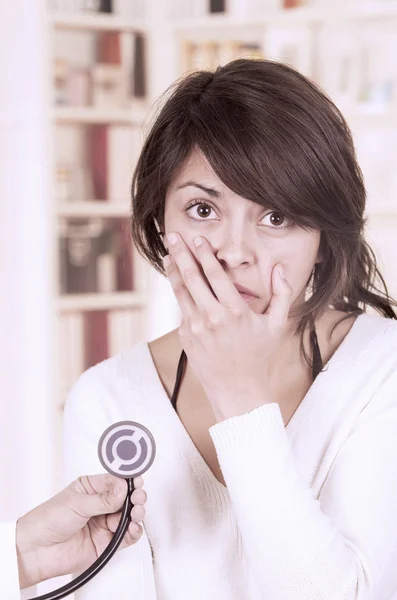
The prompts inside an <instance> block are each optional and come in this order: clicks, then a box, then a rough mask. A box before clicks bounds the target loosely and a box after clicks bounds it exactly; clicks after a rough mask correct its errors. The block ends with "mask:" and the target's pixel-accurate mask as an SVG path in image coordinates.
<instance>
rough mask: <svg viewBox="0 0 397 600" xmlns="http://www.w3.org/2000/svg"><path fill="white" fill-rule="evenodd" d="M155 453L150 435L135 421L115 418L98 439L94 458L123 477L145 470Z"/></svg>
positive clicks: (113, 472) (112, 472) (154, 445)
mask: <svg viewBox="0 0 397 600" xmlns="http://www.w3.org/2000/svg"><path fill="white" fill-rule="evenodd" d="M155 456H156V443H155V441H154V437H153V435H152V434H151V433H150V431H149V430H148V429H147V428H146V427H144V426H143V425H141V424H140V423H136V422H135V421H119V422H118V423H114V424H113V425H110V427H108V428H107V429H105V431H104V432H103V434H102V435H101V437H100V440H99V442H98V457H99V460H100V462H101V464H102V466H103V467H104V469H106V471H108V473H111V474H112V475H115V476H116V477H123V478H124V479H132V478H133V477H138V476H139V475H142V474H143V473H145V472H146V471H147V470H148V469H149V468H150V467H151V465H152V463H153V461H154V458H155Z"/></svg>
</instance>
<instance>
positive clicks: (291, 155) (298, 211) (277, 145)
mask: <svg viewBox="0 0 397 600" xmlns="http://www.w3.org/2000/svg"><path fill="white" fill-rule="evenodd" d="M262 116H263V119H262V120H261V122H260V123H258V122H256V120H255V115H254V114H252V113H250V112H249V111H247V110H246V109H245V107H243V106H239V105H238V103H236V102H233V101H231V102H230V101H226V100H219V98H218V100H217V103H216V104H215V103H210V102H208V103H207V104H204V103H201V106H200V111H196V110H195V111H193V110H192V111H191V114H190V124H189V127H188V131H189V136H188V137H189V142H188V144H187V151H188V152H191V151H192V150H193V149H194V148H198V149H199V150H200V151H201V152H202V154H203V155H204V156H205V157H206V159H207V160H208V162H209V164H210V165H211V167H212V169H213V170H214V172H215V173H216V175H217V176H218V177H219V178H220V179H221V181H222V182H223V183H224V184H225V185H226V186H227V187H228V188H229V189H230V190H232V191H233V192H234V193H236V194H238V195H239V196H241V197H243V198H246V199H247V200H251V201H252V202H255V203H257V204H259V205H261V206H263V207H264V208H270V209H273V210H277V211H279V212H280V213H282V214H283V215H284V216H286V217H287V218H289V219H291V220H292V221H294V222H295V223H296V224H297V225H299V226H301V227H302V228H305V229H321V228H323V227H329V226H330V223H329V222H328V221H329V220H328V219H327V213H326V212H324V198H319V193H321V189H322V188H323V187H324V183H323V181H322V177H321V171H322V170H323V168H322V166H321V164H320V161H319V159H318V156H317V155H316V153H315V151H314V150H313V148H312V147H311V146H310V144H309V143H308V140H305V139H304V137H303V136H300V135H299V132H297V131H296V124H295V130H293V127H292V124H291V123H288V122H287V123H286V122H284V121H283V120H282V119H280V118H278V117H277V115H274V114H272V113H271V112H267V113H264V111H262ZM188 152H186V153H185V154H187V153H188ZM328 193H329V188H328Z"/></svg>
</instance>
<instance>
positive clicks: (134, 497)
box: [131, 489, 147, 506]
mask: <svg viewBox="0 0 397 600" xmlns="http://www.w3.org/2000/svg"><path fill="white" fill-rule="evenodd" d="M146 500H147V494H146V492H145V490H142V489H138V490H134V491H133V492H132V494H131V502H132V504H140V505H141V506H143V505H144V504H145V502H146Z"/></svg>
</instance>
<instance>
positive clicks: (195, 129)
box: [65, 59, 397, 600]
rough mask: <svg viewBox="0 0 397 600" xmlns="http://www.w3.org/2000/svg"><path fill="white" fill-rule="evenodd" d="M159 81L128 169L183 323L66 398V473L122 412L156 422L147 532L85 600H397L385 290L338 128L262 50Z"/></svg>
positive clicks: (137, 237) (152, 253)
mask: <svg viewBox="0 0 397 600" xmlns="http://www.w3.org/2000/svg"><path fill="white" fill-rule="evenodd" d="M171 91H172V93H171V95H170V96H169V97H168V99H167V100H166V102H165V104H164V106H163V107H162V109H161V111H160V113H159V115H158V117H157V119H156V121H155V122H154V124H153V126H152V129H151V131H150V133H149V135H148V137H147V139H146V142H145V144H144V146H143V149H142V152H141V155H140V158H139V161H138V164H137V167H136V170H135V173H134V179H133V185H132V209H133V210H132V212H133V216H132V235H133V240H134V242H135V244H136V246H137V248H138V250H139V251H140V252H141V254H142V255H143V256H144V257H145V258H146V259H147V260H148V261H149V262H150V263H151V264H152V265H153V266H154V267H155V268H156V269H157V270H158V271H160V272H161V273H165V274H166V275H167V276H168V277H169V280H170V283H171V285H172V288H173V290H174V293H175V296H176V298H177V300H178V303H179V306H180V308H181V312H182V315H183V321H182V323H181V327H180V328H178V329H175V330H174V331H171V332H169V333H168V334H166V335H164V336H162V337H161V338H159V339H156V340H153V341H151V342H150V343H148V342H146V341H143V342H140V343H138V344H136V345H134V346H133V347H132V348H131V349H130V350H129V351H127V352H124V353H122V354H120V355H118V356H115V357H112V358H111V359H109V360H107V361H104V362H102V363H100V364H98V365H96V366H94V367H93V368H91V369H89V370H88V371H87V372H86V373H84V374H83V375H82V376H81V377H80V379H79V380H78V382H77V383H76V384H75V386H74V387H73V389H72V391H71V393H70V397H69V399H68V402H67V405H66V412H65V440H66V442H65V460H66V476H67V477H68V478H69V479H71V478H73V477H76V476H77V475H78V474H79V473H82V472H84V471H88V470H91V471H92V469H93V468H94V467H95V468H98V466H99V465H98V460H97V458H96V444H97V441H98V439H99V437H100V435H101V433H102V431H103V430H104V429H105V428H106V427H107V426H108V425H109V424H111V423H112V422H115V421H118V420H121V419H131V420H134V421H138V422H141V423H143V424H144V425H145V426H147V427H148V428H149V430H150V431H151V432H152V433H153V435H154V437H155V439H156V442H157V455H156V460H155V462H154V464H153V465H152V467H151V468H150V470H149V471H148V472H147V473H146V474H145V490H146V492H147V504H146V507H147V508H146V517H145V519H144V533H143V537H142V539H141V540H140V542H139V543H138V544H136V545H135V546H133V547H131V548H128V549H125V550H123V551H122V552H120V553H119V554H118V555H117V556H116V557H115V559H114V560H113V562H112V564H109V565H108V567H107V569H105V570H104V571H103V572H102V573H101V574H100V575H99V576H98V578H97V579H96V580H94V581H92V582H91V583H90V584H89V585H87V586H86V588H85V589H84V590H83V591H81V592H80V595H77V597H78V598H84V600H86V599H91V598H95V599H100V598H109V597H110V594H111V593H113V594H114V596H115V597H117V598H118V599H127V598H139V599H145V600H146V599H154V598H157V599H158V600H179V599H181V600H182V599H183V600H186V599H187V598H189V600H195V599H199V598H200V599H202V598H206V600H209V599H215V598H216V599H219V598H222V599H223V598H224V599H228V600H236V599H237V598H239V599H240V598H244V599H247V600H257V599H258V600H259V599H264V598H266V599H267V600H275V599H277V600H278V599H280V600H281V599H282V600H287V599H293V600H301V599H302V600H303V599H304V600H307V599H308V598H313V599H316V600H317V599H319V598H321V599H323V600H325V599H326V600H328V599H330V600H331V599H332V600H342V599H343V600H353V599H355V600H358V599H360V600H369V599H370V598H371V599H373V598H377V599H378V598H379V599H380V598H382V600H383V599H384V600H386V599H389V598H392V597H393V594H394V593H395V592H396V593H397V572H396V569H395V564H396V561H397V523H396V517H395V505H396V502H397V469H395V464H396V460H397V437H396V433H397V404H396V393H397V392H396V389H397V369H396V365H397V325H396V323H395V322H394V320H393V319H395V318H396V315H395V312H394V310H393V308H392V306H395V305H396V303H395V302H394V301H393V300H392V299H390V297H389V295H388V293H387V288H386V285H385V282H384V280H383V278H382V277H381V275H380V273H379V271H378V269H377V267H376V262H375V258H374V255H373V252H372V251H371V249H370V248H369V246H368V245H367V244H366V242H365V240H364V237H363V231H364V226H365V219H364V216H363V214H364V209H365V188H364V184H363V179H362V174H361V172H360V169H359V167H358V165H357V162H356V157H355V151H354V148H353V144H352V139H351V135H350V132H349V129H348V127H347V125H346V122H345V121H344V119H343V117H342V115H341V114H340V112H339V111H338V109H337V108H336V107H335V106H334V105H333V103H332V102H331V101H330V100H329V99H328V98H327V97H326V96H325V95H324V94H323V93H322V92H321V91H320V90H319V89H318V88H317V87H316V86H315V85H314V84H313V83H311V82H310V81H308V80H307V79H306V78H305V77H304V76H302V75H300V74H299V73H297V72H296V71H294V70H293V69H291V68H289V67H287V66H284V65H282V64H278V63H273V62H269V61H262V60H257V61H250V60H243V59H241V60H237V61H233V62H231V63H229V64H227V65H225V66H223V67H220V68H218V69H217V70H216V71H215V72H214V73H213V72H207V71H201V72H198V73H196V74H193V75H190V76H188V77H186V78H184V79H182V80H181V81H180V82H178V83H177V84H176V86H175V87H174V89H172V90H171ZM171 233H177V234H179V236H177V243H176V245H171V244H170V239H169V238H168V236H169V234H171ZM197 237H201V238H202V244H201V246H198V247H196V246H195V243H194V240H195V239H196V238H197ZM167 253H168V255H169V257H170V261H168V263H169V266H166V267H165V268H164V266H163V257H164V256H165V255H166V254H167ZM166 262H167V261H164V263H166ZM280 267H281V268H280ZM378 281H379V283H378ZM377 285H380V286H381V287H383V291H381V290H379V289H377V287H376V286H377ZM244 292H248V294H247V293H244ZM367 309H371V310H372V313H373V314H367V313H366V310H367ZM159 310H161V306H160V307H159ZM375 311H377V313H379V314H376V312H375Z"/></svg>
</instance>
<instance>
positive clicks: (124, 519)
mask: <svg viewBox="0 0 397 600" xmlns="http://www.w3.org/2000/svg"><path fill="white" fill-rule="evenodd" d="M98 456H99V460H100V461H101V464H102V466H103V467H104V468H105V469H106V471H108V472H109V473H111V474H112V475H115V476H116V477H122V478H124V479H126V480H127V485H128V491H127V496H126V499H125V502H124V504H123V509H122V514H121V518H120V522H119V524H118V526H117V529H116V531H115V532H114V535H113V537H112V539H111V541H110V543H109V544H108V546H107V547H106V548H105V550H104V551H103V553H102V554H101V556H99V557H98V558H97V560H96V561H95V562H94V563H93V564H92V565H91V566H90V567H89V568H88V569H87V570H86V571H84V573H81V575H79V576H78V577H76V578H75V579H73V580H72V581H70V582H69V583H67V584H66V585H64V586H62V587H60V588H58V589H57V590H53V591H52V592H49V593H48V594H44V595H42V596H37V597H36V598H30V599H29V600H59V599H60V598H65V596H69V594H72V593H73V592H75V591H76V590H78V589H79V588H81V587H82V586H83V585H85V584H86V583H88V581H90V580H91V579H92V578H93V577H95V575H96V574H97V573H99V571H100V570H101V569H103V567H104V566H105V565H106V564H107V563H108V562H109V560H110V559H111V558H112V556H113V554H115V552H116V551H117V549H118V547H119V546H120V544H121V542H122V541H123V537H124V535H125V533H126V531H127V529H128V526H129V524H130V523H131V509H132V507H133V506H134V505H133V504H132V502H131V494H132V492H133V491H134V489H135V488H134V482H133V478H134V477H138V476H139V475H142V474H143V473H145V472H146V471H147V470H148V469H149V468H150V467H151V465H152V464H153V461H154V458H155V456H156V443H155V441H154V437H153V436H152V434H151V433H150V431H149V430H148V429H147V428H146V427H144V426H143V425H140V424H139V423H136V422H135V421H119V422H118V423H114V424H113V425H111V426H110V427H108V428H107V429H105V431H104V432H103V434H102V435H101V437H100V440H99V442H98Z"/></svg>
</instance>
